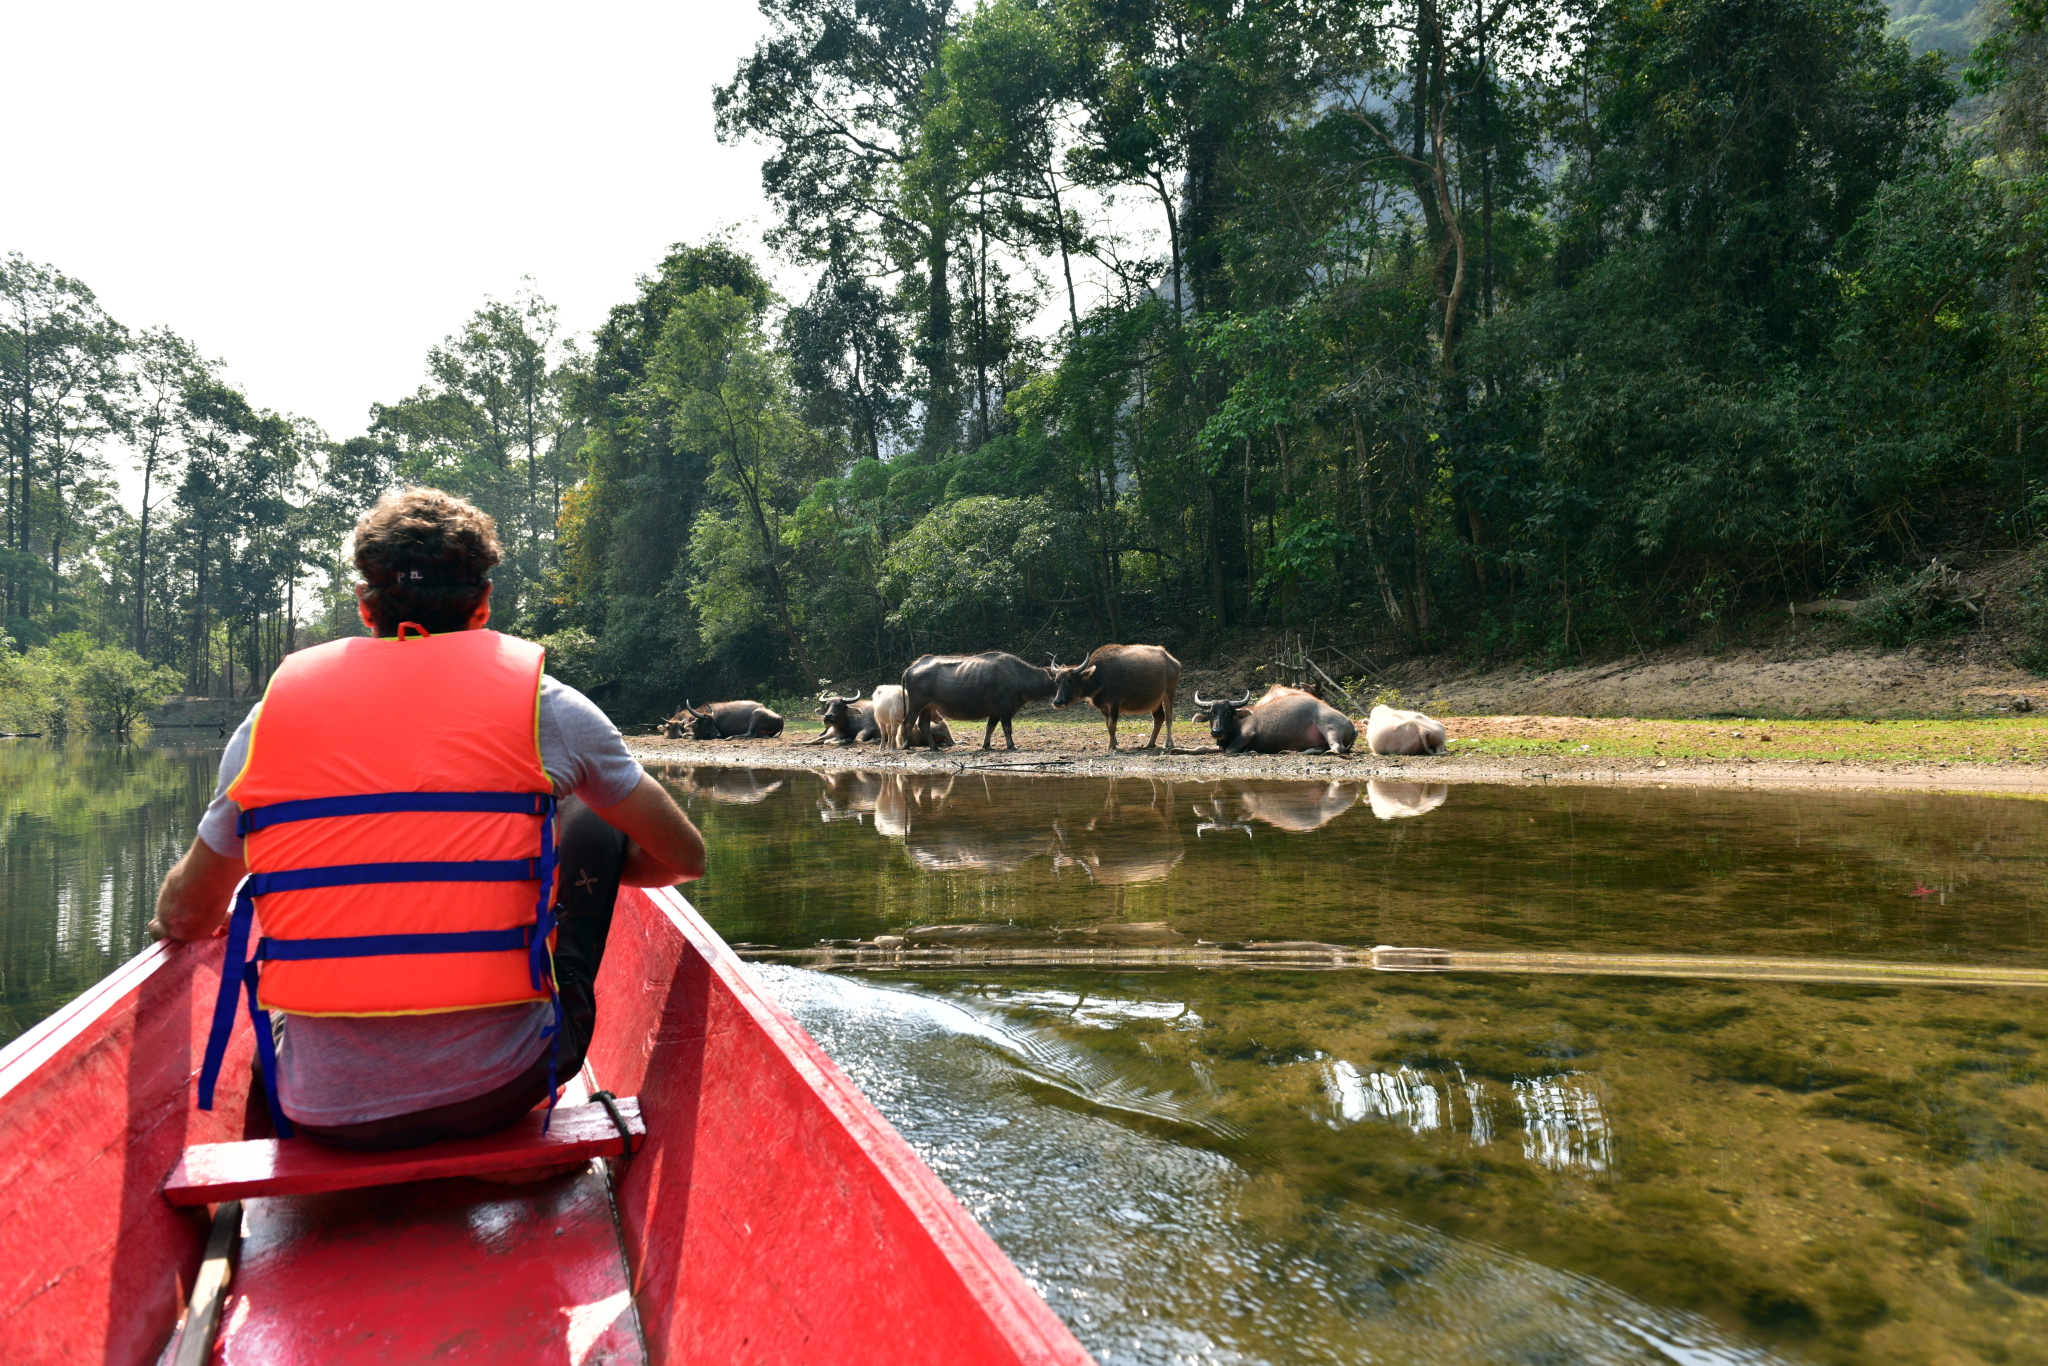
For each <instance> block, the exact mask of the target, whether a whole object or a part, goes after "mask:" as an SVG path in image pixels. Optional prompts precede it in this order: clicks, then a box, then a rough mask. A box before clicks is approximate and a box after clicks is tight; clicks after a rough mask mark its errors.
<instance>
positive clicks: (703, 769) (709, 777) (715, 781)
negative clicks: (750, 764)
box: [669, 764, 788, 806]
mask: <svg viewBox="0 0 2048 1366" xmlns="http://www.w3.org/2000/svg"><path fill="white" fill-rule="evenodd" d="M787 781H788V776H787V775H786V774H780V773H777V772H776V771H775V770H774V769H772V768H771V769H757V768H717V767H714V766H712V765H709V764H700V765H698V766H696V767H692V768H685V769H681V770H679V771H678V772H677V774H676V776H675V777H673V778H671V779H670V780H669V786H670V788H671V789H673V790H674V791H675V792H676V793H678V794H679V795H682V796H685V797H704V798H707V799H709V800H711V801H714V802H725V803H728V804H731V805H738V806H752V805H754V804H755V803H756V802H764V801H767V800H768V797H769V795H770V794H771V793H774V792H776V791H778V790H780V789H781V787H782V785H783V784H784V783H785V782H787Z"/></svg>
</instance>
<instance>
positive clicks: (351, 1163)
mask: <svg viewBox="0 0 2048 1366" xmlns="http://www.w3.org/2000/svg"><path fill="white" fill-rule="evenodd" d="M613 1103H614V1104H616V1105H617V1106H618V1107H619V1117H620V1118H621V1119H623V1120H624V1121H625V1122H626V1127H627V1128H628V1129H629V1130H631V1131H632V1133H633V1147H634V1149H635V1150H637V1149H638V1148H639V1147H640V1146H641V1143H642V1142H643V1141H644V1140H645V1137H646V1134H647V1126H646V1125H645V1124H644V1123H643V1122H642V1121H641V1119H640V1102H639V1098H638V1097H635V1096H621V1097H620V1098H619V1099H618V1100H617V1101H615V1102H613ZM542 1119H543V1114H542V1112H541V1111H539V1110H535V1111H534V1112H533V1113H531V1114H529V1115H527V1116H526V1117H525V1118H524V1119H522V1120H521V1121H520V1122H519V1123H517V1124H515V1125H513V1126H512V1127H511V1128H509V1129H506V1130H504V1131H502V1132H500V1133H495V1134H490V1135H487V1136H485V1137H483V1138H469V1139H460V1140H457V1141H455V1142H450V1143H435V1144H431V1145H429V1146H427V1147H424V1148H405V1149H400V1150H398V1151H396V1152H387V1153H362V1152H348V1151H344V1150H342V1149H340V1148H326V1147H322V1146H321V1145H320V1144H318V1143H313V1142H310V1141H308V1140H305V1139H293V1140H290V1141H287V1142H282V1143H280V1142H279V1141H278V1140H276V1139H274V1138H266V1139H250V1140H247V1141H244V1142H241V1143H198V1144H194V1145H193V1146H191V1147H189V1148H187V1149H185V1154H184V1156H183V1158H181V1159H180V1160H179V1162H178V1165H177V1167H176V1168H175V1169H174V1170H173V1171H172V1172H171V1175H170V1177H169V1179H168V1180H166V1181H165V1182H164V1198H165V1199H167V1200H169V1201H170V1202H171V1203H172V1204H173V1205H211V1204H218V1203H219V1202H221V1201H223V1200H250V1199H257V1198H260V1197H263V1196H278V1195H315V1194H320V1193H323V1192H327V1191H345V1190H361V1189H364V1188H367V1187H371V1186H392V1185H397V1184H399V1183H400V1182H405V1181H432V1180H436V1179H439V1178H441V1177H448V1176H488V1175H494V1174H496V1173H500V1172H510V1171H520V1170H524V1169H527V1168H532V1167H551V1166H558V1165H561V1164H564V1163H570V1162H584V1161H588V1160H589V1159H591V1158H593V1157H617V1156H620V1155H621V1154H622V1153H624V1152H625V1151H626V1140H625V1139H624V1138H623V1137H621V1135H620V1134H619V1131H618V1127H617V1126H616V1125H614V1124H613V1123H612V1118H611V1116H610V1115H609V1114H608V1113H606V1111H605V1108H604V1106H602V1105H598V1104H590V1105H562V1106H558V1107H556V1109H555V1114H554V1120H553V1122H552V1123H550V1124H549V1125H548V1127H547V1132H546V1133H542V1132H541V1122H542Z"/></svg>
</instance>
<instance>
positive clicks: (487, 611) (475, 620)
mask: <svg viewBox="0 0 2048 1366" xmlns="http://www.w3.org/2000/svg"><path fill="white" fill-rule="evenodd" d="M490 624H491V581H490V580H489V579H485V580H484V595H483V598H482V600H481V601H479V602H478V603H477V605H476V610H475V611H474V612H471V613H470V614H469V624H468V625H467V626H464V627H463V628H462V629H463V630H465V631H481V630H483V629H484V627H486V626H488V625H490Z"/></svg>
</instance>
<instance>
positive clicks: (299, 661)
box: [228, 631, 552, 1015]
mask: <svg viewBox="0 0 2048 1366" xmlns="http://www.w3.org/2000/svg"><path fill="white" fill-rule="evenodd" d="M543 658H544V655H543V651H542V650H541V648H540V646H538V645H534V644H531V643H529V642H527V641H524V640H520V639H518V638H516V637H514V636H507V635H501V634H499V633H498V632H496V631H454V632H449V633H447V634H445V635H437V636H415V637H412V638H410V639H390V638H387V639H381V640H372V639H368V638H357V639H352V640H338V641H334V642H332V643H331V644H327V645H319V646H315V647H314V648H313V649H310V650H305V651H302V652H300V653H298V654H294V655H288V656H286V658H285V660H284V663H283V664H281V665H280V666H279V667H278V670H277V672H276V674H275V675H273V676H272V678H271V680H270V686H269V688H268V689H267V690H265V692H264V694H263V709H262V711H260V712H259V713H258V714H257V718H256V724H255V727H254V729H253V731H252V733H251V735H250V738H249V757H248V761H247V763H245V764H244V765H243V767H242V771H241V773H240V775H238V776H237V777H236V779H235V780H234V782H233V783H232V784H230V785H229V787H228V796H229V797H230V798H231V799H232V800H233V801H234V802H235V803H236V805H238V806H240V807H241V808H242V810H243V811H244V812H254V813H256V815H255V816H254V818H253V820H252V821H249V823H251V824H254V825H255V826H256V828H254V829H251V830H249V831H248V833H247V836H246V838H245V839H244V842H243V854H242V857H243V859H244V861H245V862H247V864H248V867H249V871H250V872H251V873H252V874H264V873H272V872H278V871H282V870H286V869H304V868H325V867H334V866H337V865H341V866H348V865H362V864H371V863H376V864H398V865H404V864H417V863H422V862H435V863H446V862H460V861H465V860H475V859H489V860H514V859H531V858H533V857H534V856H535V854H536V851H537V849H538V847H539V844H540V831H539V828H538V826H537V825H536V823H535V820H534V812H533V810H532V809H531V808H529V809H528V810H527V811H526V812H525V813H523V814H513V813H506V812H475V811H465V812H422V811H391V812H380V813H372V814H363V815H345V816H330V817H326V818H324V819H313V820H301V821H291V822H287V823H281V824H276V825H264V824H262V815H261V813H262V812H263V810H264V809H265V808H271V807H275V806H277V805H278V804H280V803H284V802H299V801H308V800H315V799H320V798H331V797H347V796H358V795H362V794H369V793H426V792H448V793H465V792H503V793H549V792H551V791H552V783H551V782H550V780H549V778H548V775H547V772H546V770H544V769H543V768H542V767H541V761H540V740H539V718H540V680H541V667H542V663H543ZM245 819H247V818H245ZM535 891H536V888H535V883H534V882H532V881H518V882H510V881H507V882H435V883H431V884H430V883H425V882H418V883H405V882H391V883H384V882H371V883H357V884H353V885H344V886H333V887H310V888H305V889H302V890H288V891H271V892H268V893H266V894H265V895H264V897H263V900H262V903H261V906H260V908H259V911H258V919H259V921H260V923H261V925H262V929H263V935H264V937H265V939H267V940H280V941H287V942H289V941H297V940H307V939H332V938H343V937H350V938H354V937H364V936H373V935H419V934H453V933H461V932H464V931H477V930H506V929H511V928H514V927H517V926H522V925H531V924H533V923H534V919H535ZM547 994H548V993H547V989H546V987H545V985H544V984H543V985H541V986H538V987H537V986H536V985H535V984H534V983H533V981H532V979H531V975H530V974H529V972H528V959H527V955H526V954H525V953H523V952H518V951H509V952H508V951H505V950H499V951H497V952H488V953H434V954H430V955H428V954H411V955H388V956H387V955H378V956H373V957H362V958H355V957H350V958H316V959H306V960H301V961H289V960H284V959H281V958H278V957H276V956H271V957H269V958H268V959H267V960H266V961H265V963H264V966H263V969H262V989H261V995H260V1004H261V1005H262V1006H263V1007H264V1008H266V1009H271V1010H283V1011H288V1012H292V1013H295V1014H302V1015H408V1014H430V1013H433V1012H437V1011H447V1010H473V1009H476V1008H479V1007H483V1006H494V1005H509V1004H512V1003H514V1002H518V1001H535V1000H544V999H546V997H547Z"/></svg>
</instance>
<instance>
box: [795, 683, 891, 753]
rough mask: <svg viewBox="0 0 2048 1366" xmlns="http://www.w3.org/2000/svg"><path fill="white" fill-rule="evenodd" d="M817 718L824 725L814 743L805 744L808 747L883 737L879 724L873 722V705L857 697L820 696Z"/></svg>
mask: <svg viewBox="0 0 2048 1366" xmlns="http://www.w3.org/2000/svg"><path fill="white" fill-rule="evenodd" d="M818 701H819V703H820V704H821V705H820V706H819V707H818V719H819V720H821V721H823V722H824V723H825V729H824V730H823V731H821V732H819V734H818V737H817V738H816V739H815V740H806V741H804V743H805V744H807V745H853V744H859V743H860V742H861V741H862V740H879V739H881V738H882V730H881V726H880V724H879V723H878V722H877V721H876V720H875V704H874V703H873V702H863V701H861V700H860V694H859V693H855V694H853V695H852V696H851V697H834V696H832V695H831V694H830V693H819V694H818Z"/></svg>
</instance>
